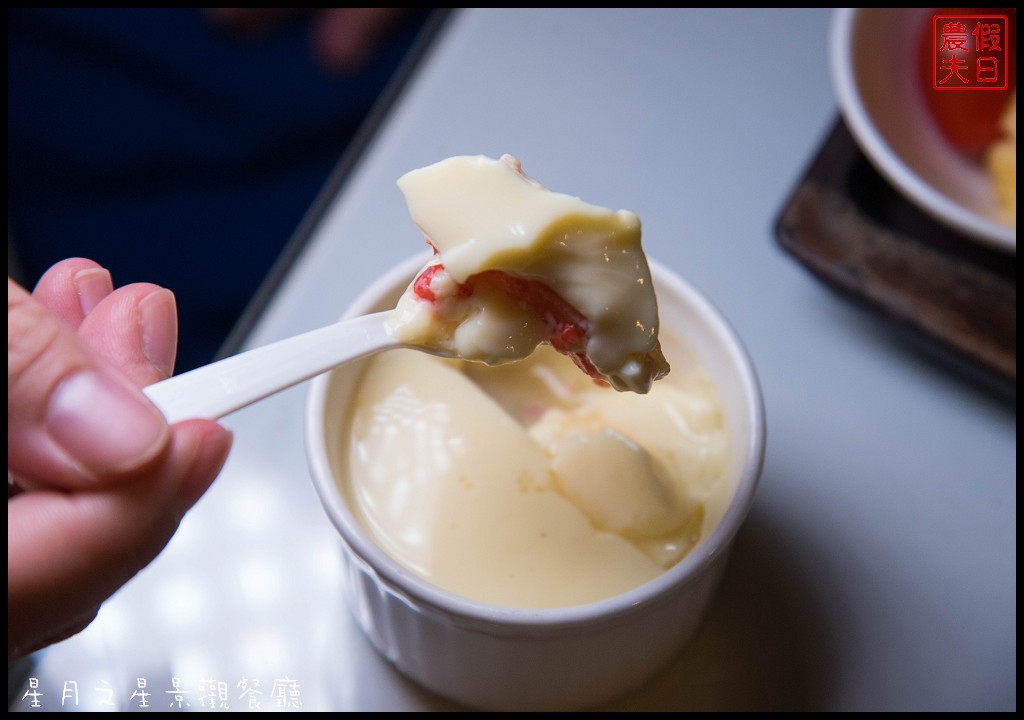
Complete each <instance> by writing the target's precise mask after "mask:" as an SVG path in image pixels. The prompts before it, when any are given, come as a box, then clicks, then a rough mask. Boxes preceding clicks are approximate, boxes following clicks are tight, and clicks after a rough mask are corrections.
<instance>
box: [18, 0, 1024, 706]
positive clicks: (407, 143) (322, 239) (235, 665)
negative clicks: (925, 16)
mask: <svg viewBox="0 0 1024 720" xmlns="http://www.w3.org/2000/svg"><path fill="white" fill-rule="evenodd" d="M830 18H831V12H830V11H829V10H824V9H819V10H685V9H684V10H673V9H669V10H627V9H612V10H567V9H551V10H536V9H535V10H507V9H506V10H484V9H470V10H464V11H460V12H458V13H456V14H455V15H454V16H453V18H452V19H451V22H450V24H449V25H448V26H447V28H446V29H445V30H444V32H443V34H442V35H441V37H440V38H439V40H438V42H437V43H436V45H435V46H434V47H433V49H432V50H431V52H430V53H429V54H428V55H427V57H426V58H425V59H424V61H423V62H422V63H421V64H420V65H419V66H418V69H417V71H416V73H415V75H414V76H413V77H412V79H411V82H410V83H409V84H408V85H407V86H406V89H405V91H404V92H403V94H402V95H401V96H400V98H399V100H398V102H397V103H396V104H395V105H394V106H393V108H392V110H391V111H390V112H389V113H388V115H387V116H386V118H385V119H384V120H383V122H382V125H381V126H380V128H379V131H378V132H377V133H376V135H375V136H374V139H373V141H372V143H370V145H369V146H368V147H367V148H366V151H365V152H364V153H363V155H362V156H361V157H360V160H359V162H358V163H357V164H356V165H355V167H354V168H352V171H351V173H350V174H349V176H348V180H347V182H345V183H344V184H343V185H342V186H341V187H340V188H339V189H338V190H337V191H336V192H334V193H333V194H332V195H331V197H330V198H329V200H330V204H329V207H328V209H327V211H326V212H325V213H323V215H322V216H320V217H319V218H318V221H317V223H316V224H315V226H314V227H313V228H312V229H311V232H312V235H311V237H310V238H309V242H308V244H307V245H306V246H305V247H304V249H303V251H302V252H301V253H300V255H299V256H298V257H297V258H296V261H295V263H294V264H293V265H292V267H291V269H290V271H289V272H288V274H287V275H286V277H285V278H284V280H283V282H282V283H281V284H280V285H279V286H278V287H277V289H276V291H275V293H274V295H273V297H272V299H271V301H270V303H269V305H267V306H266V308H265V309H264V310H263V311H262V312H261V314H260V316H259V318H258V322H257V324H256V325H255V327H254V329H253V331H252V332H251V334H249V335H248V337H247V340H246V346H247V347H255V346H258V345H262V344H265V343H267V342H271V341H273V340H277V339H280V338H284V337H287V336H289V335H293V334H296V333H299V332H302V331H305V330H309V329H313V328H315V327H319V326H321V325H324V324H326V323H329V322H332V321H333V320H335V319H337V317H338V316H340V314H341V313H342V311H343V310H344V308H345V307H346V305H347V304H348V303H349V302H350V301H351V300H352V299H353V298H354V297H355V296H356V294H357V293H358V292H359V291H360V290H361V289H363V288H364V287H365V286H366V285H367V284H368V283H369V281H370V279H372V278H373V277H374V276H375V275H377V274H378V273H380V272H382V271H384V270H385V269H387V268H389V267H390V266H391V265H393V264H395V263H396V262H398V261H400V260H402V259H404V258H405V257H407V256H409V255H411V254H413V253H416V252H419V251H420V250H421V249H422V247H423V246H422V244H421V243H422V239H421V236H420V234H419V232H418V231H417V230H416V229H415V228H414V227H413V225H412V224H411V222H410V221H409V219H408V215H407V213H406V210H405V206H404V202H403V200H402V197H401V195H400V193H399V191H398V189H397V188H396V186H395V180H396V179H397V178H398V177H399V176H400V175H401V174H402V173H404V172H406V171H408V170H411V169H414V168H417V167H421V166H423V165H427V164H430V163H432V162H435V161H437V160H440V159H443V158H445V157H448V156H451V155H461V154H477V153H482V154H487V155H492V156H497V155H500V154H502V153H506V152H508V153H512V154H514V155H517V156H518V157H519V158H520V159H521V160H522V161H523V164H524V168H525V170H526V171H527V172H528V173H529V174H530V175H532V176H533V177H536V178H537V179H539V180H540V181H541V182H543V183H544V184H546V185H547V186H549V187H551V188H553V189H555V190H560V191H564V192H569V193H571V194H575V195H579V196H581V197H583V198H584V199H586V200H588V201H590V202H594V203H597V204H603V205H608V206H613V207H622V208H628V209H630V210H633V211H634V212H636V213H637V214H638V215H639V216H640V217H641V218H642V219H643V222H644V231H645V233H644V246H645V248H646V250H647V252H648V254H649V255H650V256H652V257H655V258H657V259H659V260H661V261H662V262H664V263H666V264H667V265H669V266H671V267H672V268H674V269H676V270H677V271H678V272H680V273H681V274H682V275H683V276H684V277H686V278H687V279H688V280H689V281H691V282H692V283H693V284H694V285H695V286H697V287H698V288H699V289H701V290H702V291H704V292H705V293H706V294H707V295H708V296H709V297H710V298H711V299H712V300H713V301H714V302H715V303H716V304H717V305H718V307H719V308H720V309H721V310H722V311H723V312H724V314H725V315H726V316H727V317H728V318H729V320H730V321H731V322H732V323H733V324H734V326H735V327H736V329H737V330H738V332H739V334H740V335H741V336H742V338H743V339H744V341H745V343H746V344H747V347H748V349H749V351H750V353H751V355H752V356H753V359H754V362H755V364H756V366H757V369H758V372H759V375H760V379H761V382H762V384H763V388H764V393H765V401H766V405H767V416H768V451H767V459H766V464H765V469H764V476H763V480H762V484H761V487H760V490H759V494H758V497H757V500H756V502H755V505H754V508H753V510H752V513H751V515H750V517H749V520H748V522H747V524H746V526H745V527H744V528H743V530H742V531H741V533H740V535H739V537H738V539H737V544H736V547H735V552H734V554H733V556H732V558H731V561H730V565H729V569H728V572H727V575H726V578H725V581H724V584H723V586H722V588H721V591H720V593H719V596H718V601H717V603H716V605H715V606H714V608H713V609H712V611H711V612H710V614H709V616H708V617H707V620H706V622H705V623H704V624H703V626H702V628H701V630H700V632H699V634H698V636H697V637H696V638H695V640H694V641H693V642H692V643H691V644H690V645H689V646H688V647H687V648H686V649H685V650H684V651H683V652H682V653H681V654H680V655H679V657H678V658H677V659H676V660H675V662H674V663H673V664H672V665H671V666H670V667H669V668H668V669H667V670H666V671H665V672H664V673H662V674H661V675H659V676H658V677H657V678H656V679H655V680H654V681H652V682H651V683H650V684H649V685H648V686H647V687H645V688H643V689H642V690H640V691H638V692H636V693H634V694H632V695H630V696H628V697H626V698H623V699H621V700H620V701H618V702H616V703H614V704H613V705H612V706H610V708H609V709H616V710H627V709H651V710H656V709H657V710H660V709H665V710H669V709H680V710H690V709H722V710H754V709H763V710H783V709H796V710H840V711H842V710H1015V709H1016V704H1017V690H1016V685H1017V632H1016V625H1017V611H1016V598H1017V579H1016V576H1017V571H1016V559H1017V552H1016V532H1017V521H1016V496H1017V491H1016V479H1015V478H1016V465H1017V460H1016V458H1017V453H1016V446H1017V442H1016V408H1015V407H1014V406H1011V405H1008V404H1006V403H1004V402H1000V401H997V400H995V399H994V398H992V397H990V396H988V395H985V394H984V393H982V392H980V391H979V390H977V389H976V388H974V387H972V386H970V385H968V384H966V383H965V382H963V381H962V380H961V379H960V378H958V377H956V376H953V375H951V374H949V373H948V372H946V371H945V370H943V369H940V368H938V367H935V366H933V365H931V364H930V363H929V362H927V360H925V359H924V358H922V357H920V356H919V355H916V354H914V353H913V352H911V351H909V350H908V349H907V348H906V347H905V346H904V345H903V344H901V343H900V342H898V341H897V340H896V339H895V338H893V337H892V335H891V334H888V333H886V332H883V331H882V330H881V329H880V327H879V325H878V322H877V320H876V319H875V318H874V317H872V316H870V315H869V314H868V313H865V312H864V311H863V310H861V309H860V308H856V307H853V306H851V305H850V304H848V303H847V302H846V301H844V300H842V299H840V298H838V297H836V296H834V295H833V294H832V293H831V292H830V291H829V290H828V289H827V288H825V287H824V286H822V285H821V284H820V283H818V282H817V281H816V280H815V279H814V278H812V277H811V276H810V275H809V274H808V273H807V272H806V271H805V270H804V269H803V268H802V267H800V266H799V265H798V264H797V263H795V262H794V261H793V260H792V258H790V257H788V256H787V255H786V254H785V253H783V252H782V251H780V249H779V248H778V246H777V245H776V243H775V240H774V237H773V228H772V226H773V223H774V219H775V217H776V216H777V214H778V212H779V210H780V209H781V207H782V205H783V204H784V203H785V201H786V199H787V196H788V194H789V193H790V191H791V190H792V188H793V186H794V184H795V183H796V182H797V181H798V179H799V177H800V176H801V173H802V171H803V170H804V169H805V167H806V165H807V163H808V162H809V161H810V159H811V158H812V157H813V155H814V153H815V150H816V148H817V147H818V146H819V145H820V143H821V141H822V140H823V139H824V134H825V133H826V131H827V130H828V129H829V128H830V127H831V125H832V123H833V121H834V119H835V117H836V113H837V108H836V103H835V99H834V95H833V92H832V86H831V83H830V79H829V74H828V65H827V30H828V26H829V21H830ZM307 389H308V385H305V384H304V385H300V386H297V387H295V388H293V389H291V390H289V391H286V392H284V393H281V394H280V395H277V396H275V397H273V398H271V399H268V400H266V401H264V402H261V403H259V404H257V405H254V406H252V407H250V408H248V409H246V410H243V411H240V412H238V413H236V414H235V415H233V416H230V417H229V418H227V419H226V420H225V424H226V425H228V426H229V427H231V428H232V429H233V430H234V432H235V440H236V445H235V448H234V450H233V452H232V455H231V458H230V460H229V462H228V465H227V467H226V468H225V470H224V473H223V475H222V477H221V478H220V479H219V480H218V482H217V483H216V485H215V486H214V488H213V489H212V490H211V491H210V492H209V494H208V495H207V496H206V497H205V498H203V499H202V500H201V501H200V503H199V504H198V506H197V507H196V508H195V510H194V511H193V512H192V513H191V514H190V515H189V516H188V517H187V518H186V519H185V521H184V523H183V525H182V527H181V529H180V532H179V533H178V535H177V536H176V537H175V538H174V540H173V541H172V543H171V545H170V546H169V547H168V548H167V550H166V551H165V552H164V554H163V555H161V556H160V557H159V558H158V559H157V560H156V561H155V562H154V563H153V564H152V565H151V566H150V567H149V568H147V569H146V570H145V571H143V572H142V573H141V574H140V575H139V576H138V577H137V578H136V579H135V580H133V581H132V582H131V583H130V584H129V585H127V586H126V587H125V588H124V589H123V590H121V591H120V592H119V593H118V594H117V595H116V596H115V597H114V598H113V599H112V600H111V601H110V602H109V603H107V605H106V606H104V608H103V609H102V611H101V613H100V615H99V618H98V619H97V621H96V622H95V623H94V624H93V625H92V626H91V627H90V628H89V629H88V630H86V631H85V632H84V633H82V634H81V635H79V636H77V637H75V638H72V639H70V640H68V641H65V642H64V643H62V644H59V645H57V646H55V647H53V648H51V649H49V650H47V651H44V652H43V653H40V654H39V655H37V656H36V657H35V658H34V661H35V664H34V665H33V666H32V667H31V668H29V669H28V670H27V673H28V675H29V676H30V677H31V678H32V679H34V680H35V681H36V683H37V685H38V687H37V690H38V691H39V692H40V693H42V695H41V696H39V697H40V702H41V704H42V705H43V706H44V707H49V708H51V709H58V710H59V709H65V710H71V709H97V710H102V709H111V710H112V709H122V710H129V709H137V707H138V695H136V697H135V698H134V699H132V697H131V696H132V694H133V692H135V691H138V690H139V688H140V686H141V685H145V691H146V692H149V693H150V696H149V698H148V699H147V700H148V702H149V704H150V706H151V708H152V709H168V708H169V707H170V706H171V705H173V704H175V693H174V692H172V691H173V690H174V689H175V682H177V688H178V689H179V691H180V692H179V694H180V695H181V697H182V699H183V706H184V705H185V704H187V708H185V709H191V710H202V709H209V707H210V705H211V700H214V699H215V700H216V701H217V702H216V703H215V705H214V706H215V707H222V705H221V700H223V702H224V704H225V705H226V706H227V707H228V708H229V709H231V710H243V711H244V710H254V711H255V710H257V709H259V710H262V711H269V710H275V709H302V710H334V709H338V710H437V709H444V708H447V707H449V705H448V703H446V702H445V701H443V700H440V699H437V698H434V697H431V696H429V695H427V694H425V693H424V692H422V691H420V690H419V689H417V688H416V687H414V686H413V685H412V684H411V683H409V682H407V681H406V680H404V679H403V678H402V677H401V676H399V675H398V674H397V673H396V672H395V671H393V670H392V669H391V667H390V666H389V665H388V664H387V663H386V662H385V661H384V660H382V659H381V658H380V657H378V656H377V655H376V653H375V652H374V651H373V650H372V648H371V647H370V646H369V644H368V643H367V641H366V640H365V639H364V638H363V637H362V636H361V634H360V633H359V631H358V630H357V629H356V627H355V626H354V625H353V624H352V622H351V620H350V619H349V616H348V614H347V611H346V608H345V607H344V605H343V602H342V600H341V596H340V591H339V588H340V583H341V582H342V578H341V577H340V573H339V572H338V569H339V568H338V548H337V545H336V538H335V535H334V533H333V529H332V527H331V525H330V523H329V522H328V521H327V519H326V517H325V516H324V514H323V513H322V511H321V507H320V505H319V502H318V500H317V498H316V496H315V493H314V491H313V488H312V485H311V482H310V480H309V476H308V472H307V468H306V462H305V455H304V449H303V413H304V403H305V398H306V392H307ZM9 670H10V668H9ZM9 675H10V672H9ZM27 682H28V680H26V684H25V685H24V686H22V687H19V688H16V690H15V695H14V697H13V701H12V702H11V704H10V707H11V709H12V710H26V711H28V710H32V709H33V708H32V707H31V705H30V699H29V698H26V697H25V696H24V695H23V694H22V693H23V692H24V691H26V688H27V687H28V685H27ZM9 690H10V688H9ZM72 691H77V704H76V703H74V702H72ZM247 691H248V692H247ZM255 691H259V693H261V694H256V692H255ZM9 695H10V693H9ZM62 698H64V700H63V704H62ZM257 702H258V708H257V706H256V703H257Z"/></svg>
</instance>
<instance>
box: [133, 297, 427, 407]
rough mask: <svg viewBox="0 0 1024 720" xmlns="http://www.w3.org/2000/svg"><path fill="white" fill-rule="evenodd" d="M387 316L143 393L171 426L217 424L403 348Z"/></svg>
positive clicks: (343, 325) (346, 323)
mask: <svg viewBox="0 0 1024 720" xmlns="http://www.w3.org/2000/svg"><path fill="white" fill-rule="evenodd" d="M389 312H390V311H384V312H379V313H373V314H371V315H363V316H360V317H356V318H353V319H351V320H343V321H341V322H338V323H335V324H334V325H328V326H327V327H323V328H320V329H319V330H312V331H310V332H307V333H303V334H302V335H296V336H295V337H290V338H287V339H285V340H280V341H278V342H275V343H271V344H270V345H265V346H263V347H260V348H256V349H254V350H249V351H247V352H244V353H240V354H238V355H233V356H232V357H229V358H225V359H223V360H218V361H217V362H214V363H210V364H209V365H204V366H202V367H199V368H196V369H195V370H190V371H188V372H185V373H182V374H181V375H175V376H174V377H171V378H168V379H167V380H163V381H161V382H158V383H155V384H153V385H150V386H149V387H147V388H144V389H143V392H144V393H145V394H146V396H147V397H149V399H150V400H152V401H153V403H154V404H155V405H156V406H157V408H159V409H160V411H161V412H162V413H163V414H164V416H165V417H166V418H167V421H168V422H170V423H175V422H178V421H179V420H187V419H189V418H203V419H209V420H217V419H218V418H221V417H224V416H225V415H228V414H229V413H232V412H234V411H236V410H241V409H242V408H244V407H246V406H247V405H251V404H252V403H254V402H256V401H257V400H262V399H263V398H265V397H268V396H270V395H273V394H274V393H276V392H280V391H281V390H284V389H286V388H289V387H291V386H293V385H297V384H298V383H300V382H303V381H304V380H309V379H310V378H312V377H314V376H316V375H319V374H320V373H323V372H326V371H328V370H330V369H331V368H333V367H335V366H337V365H342V364H344V363H347V362H351V361H353V360H358V359H359V358H362V357H366V356H367V355H370V354H372V353H376V352H380V351H382V350H388V349H390V348H396V347H404V345H403V343H400V342H399V341H398V340H396V339H395V338H393V337H392V336H391V335H389V334H388V332H387V330H386V329H385V327H384V318H385V317H386V316H387V315H388V314H389ZM421 349H424V348H421Z"/></svg>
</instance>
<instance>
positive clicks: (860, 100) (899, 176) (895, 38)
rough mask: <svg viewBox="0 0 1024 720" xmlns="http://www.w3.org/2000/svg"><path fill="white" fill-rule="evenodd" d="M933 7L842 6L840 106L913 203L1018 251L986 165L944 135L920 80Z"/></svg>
mask: <svg viewBox="0 0 1024 720" xmlns="http://www.w3.org/2000/svg"><path fill="white" fill-rule="evenodd" d="M932 12H933V10H931V9H928V8H895V9H890V8H841V9H838V10H836V12H835V14H834V16H833V19H832V28H831V37H830V49H829V50H830V62H831V70H832V82H833V85H834V87H835V92H836V96H837V99H838V101H839V108H840V111H841V112H842V115H843V119H844V120H845V121H846V124H847V126H848V127H849V129H850V132H851V133H852V134H853V136H854V138H855V139H856V141H857V143H858V145H860V148H861V150H863V151H864V153H865V155H867V157H868V159H869V160H870V161H871V163H872V164H873V165H874V166H875V167H876V168H877V169H878V171H879V172H880V173H881V174H882V175H883V176H884V177H885V178H887V179H888V180H889V182H891V183H892V184H893V185H894V186H895V187H896V188H897V189H898V190H899V191H900V192H901V193H902V194H903V195H904V196H905V197H906V198H907V199H908V200H910V201H911V202H913V203H914V204H915V205H917V206H918V207H919V208H920V209H922V210H923V211H924V212H926V213H928V214H930V215H931V216H933V217H935V218H937V219H938V220H939V221H940V222H943V223H945V224H947V225H949V226H951V227H953V228H956V229H957V230H959V231H960V232H962V233H964V234H965V235H967V236H969V237H971V238H974V239H976V240H979V241H981V242H983V243H986V244H988V245H990V246H992V247H995V248H998V249H1000V250H1003V251H1006V252H1010V253H1014V254H1015V253H1016V252H1017V230H1016V228H1015V227H1010V226H1008V225H1006V224H1004V223H1003V222H1001V221H1000V220H999V217H998V216H999V206H998V202H997V200H996V196H995V192H994V190H993V188H992V184H991V180H990V178H989V176H988V174H987V172H986V171H985V169H984V168H983V167H981V166H980V165H978V164H977V163H974V162H971V161H970V160H969V159H968V158H965V157H963V156H961V155H960V154H958V153H957V152H956V151H955V150H954V149H953V148H952V147H951V146H950V145H949V143H948V142H947V141H946V140H945V139H944V138H943V137H942V136H941V134H940V131H939V129H938V127H937V126H936V125H935V123H934V121H933V120H932V118H931V115H930V113H929V111H928V108H927V107H926V105H925V102H924V98H923V97H922V95H921V92H920V89H919V87H918V83H917V79H916V78H915V70H916V67H917V65H916V63H917V57H916V48H917V40H918V37H919V32H920V28H921V27H922V23H924V22H926V17H927V16H928V15H929V14H930V13H932Z"/></svg>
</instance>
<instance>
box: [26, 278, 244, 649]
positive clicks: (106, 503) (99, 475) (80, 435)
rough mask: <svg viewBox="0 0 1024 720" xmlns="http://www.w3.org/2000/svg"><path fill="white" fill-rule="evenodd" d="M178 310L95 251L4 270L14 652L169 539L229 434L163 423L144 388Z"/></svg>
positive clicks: (30, 645)
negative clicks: (34, 277) (46, 266)
mask: <svg viewBox="0 0 1024 720" xmlns="http://www.w3.org/2000/svg"><path fill="white" fill-rule="evenodd" d="M176 346H177V313H176V310H175V306H174V296H173V295H172V294H171V293H170V291H168V290H165V289H162V288H160V287H158V286H156V285H151V284H149V283H137V284H133V285H127V286H124V287H122V288H119V289H117V290H114V287H113V284H112V282H111V279H110V274H109V273H108V272H107V271H106V270H105V269H103V268H101V267H100V266H99V265H97V264H96V263H94V262H92V261H91V260H85V259H71V260H65V261H62V262H60V263H58V264H57V265H55V266H54V267H53V268H51V269H50V270H49V271H48V272H47V273H46V274H45V275H44V276H43V278H42V279H41V280H40V281H39V284H38V285H37V286H36V289H35V291H34V292H33V293H32V294H31V295H30V294H29V293H28V292H27V291H26V290H25V289H24V288H22V287H21V286H19V285H18V284H17V283H15V282H14V281H13V280H11V279H10V278H8V282H7V473H8V500H7V653H8V659H12V658H16V657H20V656H22V655H26V654H28V653H30V652H33V651H35V650H38V649H39V648H41V647H44V646H45V645H48V644H50V643H53V642H57V641H58V640H62V639H64V638H67V637H70V636H71V635H74V634H75V633H77V632H79V631H81V630H82V629H84V628H85V627H86V626H87V625H88V624H89V623H90V622H91V621H92V620H93V618H94V617H95V616H96V613H97V611H98V610H99V606H100V604H101V603H102V602H103V601H104V600H106V599H107V598H108V597H110V596H111V595H112V594H113V593H114V592H115V591H116V590H117V589H118V588H119V587H121V585H123V584H124V583H125V582H127V581H128V580H130V579H131V578H132V577H133V576H134V575H135V574H136V573H137V572H138V571H139V570H141V569H142V568H143V567H145V566H146V565H147V564H148V563H149V562H150V561H151V560H152V559H153V558H154V557H156V555H157V554H158V553H159V552H160V550H162V549H163V547H164V546H165V545H166V544H167V542H168V540H170V538H171V536H172V535H173V533H174V531H175V529H176V528H177V526H178V523H179V522H180V521H181V518H182V517H183V515H184V514H185V512H186V511H187V510H188V509H189V508H190V507H192V505H193V504H194V503H195V502H196V500H198V499H199V497H200V496H201V495H202V494H203V492H205V491H206V489H207V488H208V487H209V485H210V484H211V483H212V482H213V479H214V478H215V477H216V475H217V473H218V472H220V468H221V467H222V466H223V464H224V461H225V459H226V458H227V454H228V451H229V449H230V447H231V434H230V433H229V432H228V431H227V430H225V429H224V428H222V427H221V426H220V425H218V424H217V423H216V422H213V421H210V420H189V421H185V422H180V423H177V424H176V425H174V426H168V424H167V423H166V421H165V420H164V418H163V416H162V415H160V413H159V411H157V409H156V408H155V407H154V406H153V405H152V404H151V403H150V402H149V401H148V400H147V399H146V397H145V396H144V395H143V394H142V392H141V391H140V390H139V388H141V387H144V386H146V385H149V384H151V383H153V382H156V381H158V380H161V379H163V378H165V377H167V376H168V375H170V373H171V371H172V369H173V365H174V355H175V352H176Z"/></svg>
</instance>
